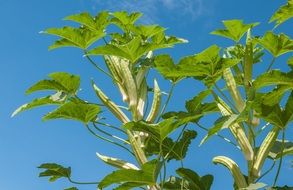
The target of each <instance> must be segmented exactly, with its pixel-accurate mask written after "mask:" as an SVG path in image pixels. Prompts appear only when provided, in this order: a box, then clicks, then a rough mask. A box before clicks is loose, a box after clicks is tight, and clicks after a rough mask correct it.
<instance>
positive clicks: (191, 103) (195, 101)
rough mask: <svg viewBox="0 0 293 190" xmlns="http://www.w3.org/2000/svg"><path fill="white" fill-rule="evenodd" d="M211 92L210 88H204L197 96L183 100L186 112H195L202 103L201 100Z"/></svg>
mask: <svg viewBox="0 0 293 190" xmlns="http://www.w3.org/2000/svg"><path fill="white" fill-rule="evenodd" d="M210 94H211V91H210V90H204V91H202V92H200V93H199V94H198V95H197V96H195V97H193V98H192V99H191V100H188V101H186V102H185V108H186V109H187V111H188V112H196V111H198V109H199V108H200V106H201V105H202V101H203V100H204V99H205V98H206V97H207V96H208V95H210Z"/></svg>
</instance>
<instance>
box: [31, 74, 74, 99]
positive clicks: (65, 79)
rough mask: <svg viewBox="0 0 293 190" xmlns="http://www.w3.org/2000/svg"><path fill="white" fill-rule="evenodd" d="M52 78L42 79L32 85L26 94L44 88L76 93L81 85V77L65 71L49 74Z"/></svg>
mask: <svg viewBox="0 0 293 190" xmlns="http://www.w3.org/2000/svg"><path fill="white" fill-rule="evenodd" d="M49 77H50V78H51V80H41V81H39V82H37V83H36V84H34V85H33V86H31V87H30V88H29V89H28V90H27V91H26V94H30V93H32V92H36V91H42V90H55V91H62V92H66V93H68V94H76V92H77V91H78V89H79V85H80V78H79V76H77V75H72V74H70V73H65V72H56V73H51V74H49Z"/></svg>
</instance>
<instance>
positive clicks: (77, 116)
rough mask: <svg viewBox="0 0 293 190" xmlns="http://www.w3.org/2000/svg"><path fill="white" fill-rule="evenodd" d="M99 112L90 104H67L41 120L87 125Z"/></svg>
mask: <svg viewBox="0 0 293 190" xmlns="http://www.w3.org/2000/svg"><path fill="white" fill-rule="evenodd" d="M100 111H101V110H100V107H99V106H98V105H96V104H90V103H86V102H82V101H78V102H67V103H65V104H63V105H62V106H60V107H59V108H57V109H56V110H54V111H52V112H50V113H48V114H47V115H45V116H44V117H43V120H50V119H60V118H61V119H73V120H78V121H81V122H83V123H85V124H87V123H88V122H90V121H94V120H95V119H96V117H97V114H98V113H100Z"/></svg>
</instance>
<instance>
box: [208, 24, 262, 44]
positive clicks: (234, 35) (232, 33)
mask: <svg viewBox="0 0 293 190" xmlns="http://www.w3.org/2000/svg"><path fill="white" fill-rule="evenodd" d="M223 24H224V26H225V29H220V30H215V31H213V32H211V34H214V35H219V36H223V37H225V38H229V39H231V40H234V41H235V42H239V40H240V39H241V37H242V36H243V35H244V34H245V33H246V32H247V30H248V29H249V28H252V27H255V26H256V25H258V23H251V24H243V21H242V20H224V21H223Z"/></svg>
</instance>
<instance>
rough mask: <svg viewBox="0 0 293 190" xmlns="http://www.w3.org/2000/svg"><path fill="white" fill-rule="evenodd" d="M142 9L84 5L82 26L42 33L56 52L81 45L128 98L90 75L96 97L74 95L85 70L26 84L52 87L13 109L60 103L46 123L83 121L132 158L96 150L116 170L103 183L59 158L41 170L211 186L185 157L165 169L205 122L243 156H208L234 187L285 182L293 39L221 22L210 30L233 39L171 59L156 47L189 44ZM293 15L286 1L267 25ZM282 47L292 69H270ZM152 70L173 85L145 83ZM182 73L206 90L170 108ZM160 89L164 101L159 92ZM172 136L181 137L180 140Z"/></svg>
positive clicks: (175, 186)
mask: <svg viewBox="0 0 293 190" xmlns="http://www.w3.org/2000/svg"><path fill="white" fill-rule="evenodd" d="M141 15H142V14H141V13H138V12H134V13H127V12H125V11H121V12H107V11H105V12H100V13H99V14H97V15H96V16H92V15H90V14H89V13H86V12H84V13H80V14H75V15H71V16H68V17H66V18H65V20H69V21H73V22H75V23H77V24H79V26H78V27H71V26H65V27H63V28H49V29H47V30H45V31H43V32H42V33H44V34H49V35H54V36H57V37H59V39H58V40H57V41H55V42H54V43H53V44H52V45H51V46H50V47H49V49H50V50H53V49H57V48H63V47H75V48H79V49H81V50H82V52H83V55H84V57H85V58H86V59H87V60H88V62H89V63H90V64H92V65H93V67H94V68H95V69H97V71H99V72H100V74H101V76H104V77H108V78H109V79H110V80H112V82H113V88H118V90H119V91H120V93H121V99H122V100H123V102H124V105H123V106H122V105H118V104H117V103H116V102H117V100H114V99H113V98H111V97H109V96H107V95H106V94H105V92H104V91H103V89H101V88H100V87H99V85H98V84H97V83H96V81H93V80H92V82H91V84H92V88H93V92H94V93H95V94H96V96H97V101H96V102H89V101H87V100H85V99H82V98H81V97H79V95H78V92H79V89H80V78H79V76H78V75H74V74H70V73H66V72H55V73H51V74H49V75H48V78H47V79H44V80H41V81H39V82H37V83H35V84H34V85H33V86H31V87H30V88H29V89H28V90H27V91H26V93H27V94H31V93H33V92H36V91H49V92H52V93H51V94H49V95H48V96H45V97H41V98H37V99H34V100H33V101H32V102H30V103H27V104H24V105H23V106H21V107H19V108H18V109H17V110H16V111H15V112H14V113H13V115H15V114H18V113H20V112H22V111H26V110H29V109H32V108H36V107H39V106H44V105H52V104H53V105H56V107H57V108H56V109H55V110H53V111H51V112H49V113H47V114H46V115H45V116H44V117H43V120H51V119H70V120H77V121H79V122H81V123H82V124H83V125H84V126H85V128H86V129H87V130H88V131H89V133H91V134H92V135H94V136H96V137H97V138H98V139H99V140H103V141H107V142H109V143H111V144H113V146H118V147H120V148H121V149H122V150H124V151H126V152H128V153H129V155H130V157H131V158H130V159H129V160H121V159H120V158H119V157H118V156H117V157H115V156H114V155H102V154H101V153H97V157H98V158H100V159H101V160H102V161H103V162H105V163H106V164H109V165H111V166H113V167H114V168H115V170H114V171H113V172H112V173H110V174H108V175H105V177H104V178H103V179H101V180H100V181H98V182H91V183H87V182H76V181H74V180H73V179H72V178H71V168H70V167H68V168H67V167H64V166H61V165H58V164H56V163H45V164H42V165H40V166H39V168H40V169H42V170H43V171H42V172H41V173H40V175H39V176H40V177H49V181H51V182H53V181H56V180H58V179H59V178H67V179H68V180H69V181H70V182H72V183H73V184H79V185H82V184H97V188H98V189H106V188H112V189H117V190H118V189H119V190H123V189H137V188H140V189H149V190H161V189H169V190H188V189H189V190H209V189H212V183H213V179H214V177H213V176H212V175H210V174H206V175H204V176H199V175H198V174H197V173H196V172H195V171H193V170H192V169H190V168H185V167H184V166H183V164H182V165H181V167H180V168H178V169H176V174H177V175H169V174H168V173H167V169H166V168H167V167H168V164H169V162H170V161H178V162H180V163H182V161H183V160H184V158H185V156H186V154H187V151H188V147H189V145H190V144H191V142H192V140H193V139H195V138H196V135H197V133H196V131H195V130H196V129H204V130H206V131H207V134H206V136H205V137H204V138H203V139H202V140H201V143H200V144H204V143H205V142H206V141H207V140H208V139H209V138H210V137H212V136H218V137H220V138H222V139H223V143H227V142H229V143H230V144H232V145H234V147H235V148H238V149H239V151H240V152H241V153H242V154H243V157H244V158H245V160H246V162H247V169H246V168H239V166H238V165H237V160H232V159H231V158H229V157H226V156H225V155H219V156H216V157H214V158H213V159H212V161H213V163H215V164H220V165H223V166H225V167H226V168H227V169H228V170H229V171H230V172H231V175H232V177H233V178H234V189H261V188H263V187H265V186H266V187H269V188H271V189H286V188H288V189H289V188H290V187H287V186H285V187H278V186H277V180H278V176H279V173H280V168H281V165H282V160H283V157H284V156H286V155H289V154H292V153H293V148H292V147H293V146H292V144H293V143H292V142H290V141H287V140H286V138H285V136H286V129H287V128H288V126H289V125H290V123H291V121H292V120H293V92H292V89H293V70H292V69H293V57H292V51H293V40H292V39H290V37H289V36H287V35H286V34H284V33H276V32H275V31H274V30H273V29H272V30H271V31H267V32H265V34H263V35H262V36H255V35H253V31H254V28H255V27H257V26H258V25H259V23H257V22H255V23H249V24H245V23H244V22H243V21H242V20H225V21H223V24H224V27H225V28H224V29H218V30H215V31H213V32H211V34H213V35H218V36H221V37H224V38H228V40H232V41H234V42H235V43H234V45H233V46H230V47H219V46H217V45H212V46H210V47H208V48H207V49H205V50H203V51H202V52H199V53H195V54H194V55H189V56H186V57H183V58H181V59H180V60H179V63H178V64H175V63H174V61H173V60H172V57H171V55H168V54H161V52H163V51H159V52H160V53H158V51H157V50H160V49H164V48H170V47H173V46H174V45H175V44H182V43H187V40H185V39H182V38H178V37H174V36H167V35H166V33H165V32H166V30H165V28H163V27H161V26H159V25H141V24H137V20H138V19H139V18H140V17H141ZM292 16H293V1H292V0H289V1H288V3H287V4H286V5H283V6H282V7H280V8H279V9H278V10H277V11H276V12H275V13H274V14H273V16H272V17H271V19H270V22H275V28H276V27H278V26H279V25H280V24H282V23H283V22H285V21H286V20H288V19H290V18H291V17H292ZM109 28H110V29H109ZM113 28H114V30H113ZM96 42H98V43H96ZM183 45H184V44H183ZM290 53H291V54H290ZM264 54H270V55H271V57H272V60H271V61H270V62H269V61H268V60H262V58H263V55H264ZM283 54H289V55H290V56H291V57H290V58H289V59H288V61H287V64H288V66H289V67H290V70H289V71H281V70H279V69H272V68H273V67H272V66H273V64H274V62H275V61H276V60H277V59H278V57H280V56H282V55H283ZM96 56H101V57H102V58H103V60H104V64H105V66H106V67H101V65H100V64H101V63H96V60H95V59H96V58H95V57H96ZM256 64H262V65H263V67H262V68H263V69H264V70H263V71H262V72H261V73H260V72H255V65H256ZM282 64H286V63H282ZM103 68H106V69H103ZM153 70H155V71H157V72H158V73H159V74H161V75H162V76H163V77H164V78H165V79H166V80H169V81H170V83H171V85H172V87H171V89H170V91H169V92H168V93H164V92H163V91H162V90H161V88H160V81H157V80H156V79H151V80H149V78H148V77H150V75H148V73H149V72H153ZM259 73H260V74H259ZM186 78H192V79H194V80H199V81H201V82H202V83H203V84H204V85H205V87H206V89H205V90H203V91H201V92H198V94H197V95H195V96H194V98H192V99H191V100H187V101H186V104H185V107H186V110H182V111H169V112H167V111H166V110H167V109H166V107H167V105H168V104H172V94H173V90H174V87H175V86H176V84H178V83H179V82H181V81H182V80H184V79H186ZM147 79H148V80H147ZM148 81H153V83H151V84H149V83H148ZM164 94H166V95H167V97H166V98H163V97H162V96H163V95H164ZM148 99H150V101H147V100H148ZM106 110H108V111H109V112H110V113H111V114H112V115H113V116H114V117H116V118H117V119H118V120H119V121H120V124H119V125H114V124H111V120H110V121H109V120H107V118H105V117H104V116H103V114H104V111H106ZM209 114H214V115H217V116H218V118H217V119H216V120H215V122H214V126H212V127H209V126H206V125H205V118H206V116H207V115H209ZM265 128H266V129H267V128H269V129H270V130H269V132H268V133H267V134H264V133H266V132H265V130H264V129H265ZM221 130H229V131H230V132H231V134H232V137H234V139H233V140H229V141H228V140H227V138H225V137H224V136H222V135H220V134H219V133H220V131H221ZM117 133H119V134H121V136H118V135H116V134H117ZM172 133H173V134H176V135H177V137H176V138H174V135H171V134H172ZM114 134H115V135H114ZM260 134H261V135H260ZM287 135H290V134H287ZM263 137H264V138H263ZM279 138H280V139H279ZM190 154H192V151H190ZM112 156H114V157H112ZM133 158H134V159H133ZM131 160H132V161H131ZM133 160H136V162H135V163H133ZM267 160H271V162H272V163H273V165H272V167H271V168H264V167H263V166H264V162H266V161H267ZM276 163H278V164H277V172H276V174H275V178H274V180H273V181H272V183H271V184H264V183H261V180H262V178H263V177H264V176H265V175H266V174H267V173H269V172H271V171H272V168H273V167H274V166H275V165H276ZM216 177H217V176H215V178H216ZM231 188H232V187H231ZM76 189H77V187H70V188H67V190H76Z"/></svg>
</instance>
